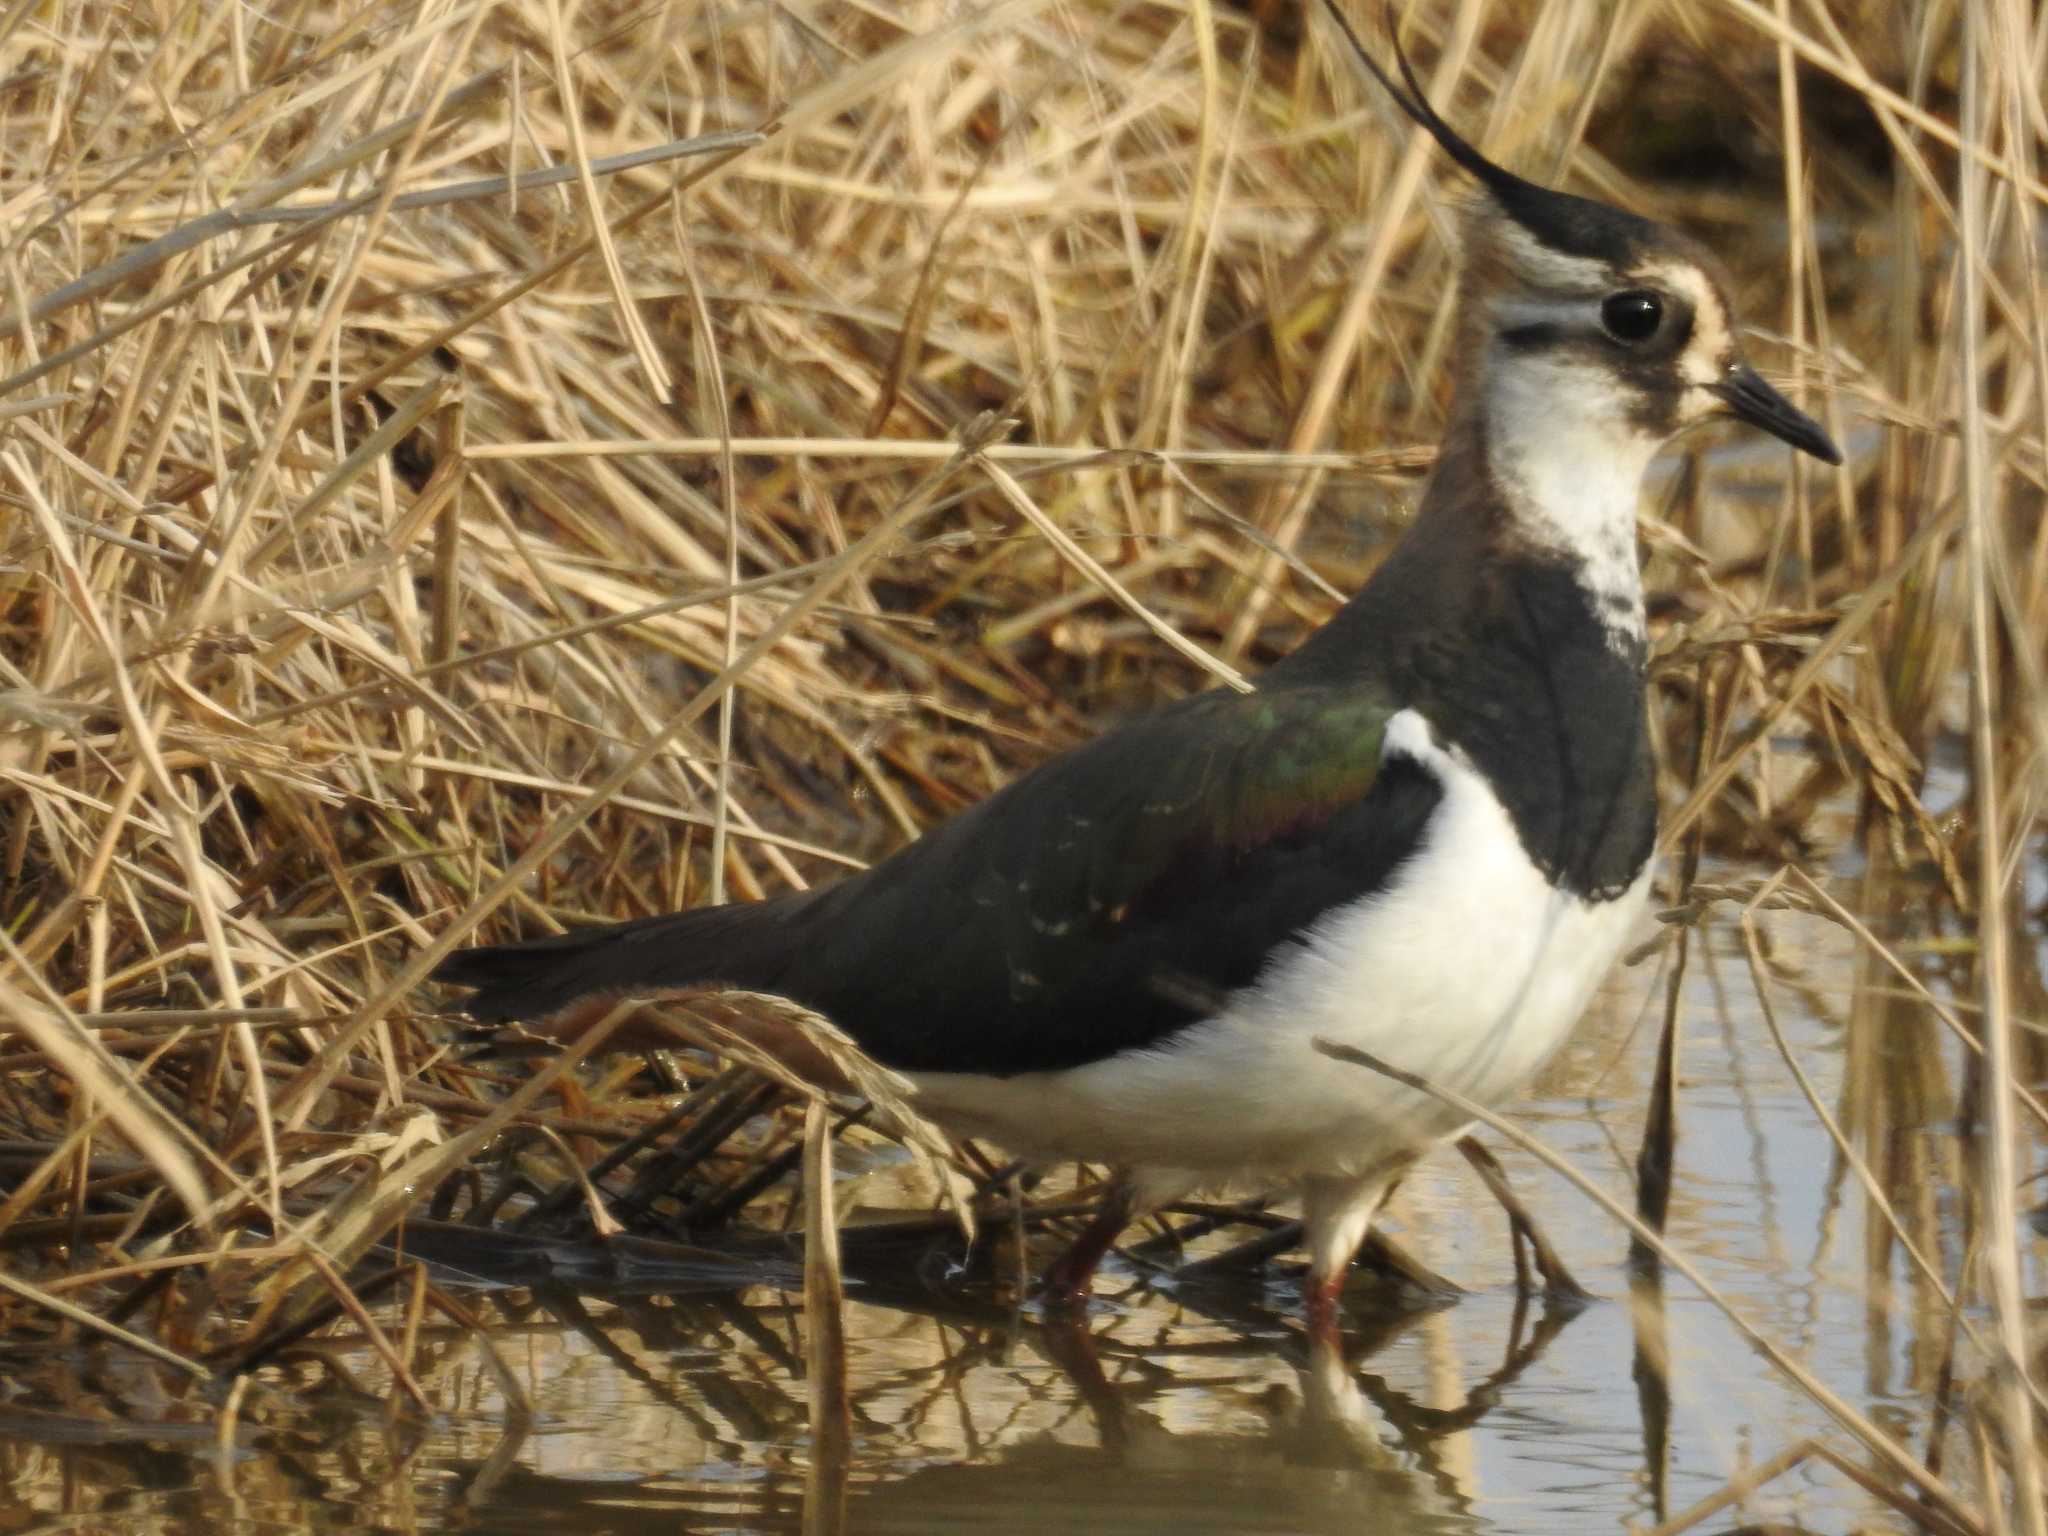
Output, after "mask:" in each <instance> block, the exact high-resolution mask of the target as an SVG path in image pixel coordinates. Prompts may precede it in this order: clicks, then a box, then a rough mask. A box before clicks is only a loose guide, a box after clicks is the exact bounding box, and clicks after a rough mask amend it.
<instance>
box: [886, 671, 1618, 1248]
mask: <svg viewBox="0 0 2048 1536" xmlns="http://www.w3.org/2000/svg"><path fill="white" fill-rule="evenodd" d="M1384 755H1386V756H1394V755H1401V756H1406V757H1410V758H1413V759H1415V760H1416V761H1418V762H1420V763H1422V764H1423V765H1424V766H1425V767H1427V768H1428V769H1429V770H1430V771H1431V772H1432V773H1434V774H1435V775H1436V776H1437V777H1438V778H1439V779H1441V780H1442V782H1443V785H1444V798H1443V800H1442V802H1441V803H1440V804H1439V805H1438V807H1437V810H1436V813H1435V815H1434V816H1432V818H1431V819H1430V823H1429V826H1428V828H1427V829H1426V831H1425V833H1424V837H1423V842H1422V846H1421V847H1420V848H1419V849H1418V850H1417V851H1416V853H1415V854H1414V856H1413V857H1412V858H1411V859H1410V860H1409V861H1408V862H1407V863H1406V864H1405V865H1403V866H1402V868H1401V870H1400V872H1399V874H1398V876H1397V878H1396V879H1395V880H1394V881H1393V882H1392V883H1391V884H1390V885H1389V886H1388V887H1387V888H1386V889H1385V890H1383V891H1380V892H1378V893H1377V894H1375V895H1373V896H1369V897H1366V898H1364V899H1362V900H1360V901H1357V902H1355V903H1353V904H1351V905H1350V906H1346V907H1342V908H1338V909H1336V910H1334V911H1332V912H1330V913H1329V914H1327V915H1326V916H1325V917H1324V918H1323V919H1322V921H1321V922H1320V923H1318V924H1317V925H1316V926H1315V928H1314V929H1312V930H1311V931H1310V933H1309V934H1308V935H1307V940H1306V942H1305V943H1302V944H1299V945H1288V946H1285V947H1284V948H1283V949H1282V950H1281V951H1280V952H1278V953H1277V954H1276V955H1275V956H1274V958H1273V960H1272V961H1271V962H1270V963H1269V965H1268V966H1267V969H1266V971H1265V973H1264V974H1263V975H1261V976H1260V977H1259V979H1258V980H1257V981H1256V982H1255V983H1254V984H1253V985H1252V986H1250V987H1248V988H1246V989H1245V990H1243V991H1242V992H1240V993H1238V994H1236V995H1235V996H1234V997H1233V998H1232V999H1231V1003H1230V1006H1229V1008H1228V1009H1227V1011H1225V1012H1224V1013H1222V1014H1219V1015H1218V1016H1217V1017H1215V1018H1213V1019H1209V1020H1207V1021H1205V1022H1203V1023H1200V1024H1197V1025H1194V1026H1191V1027H1190V1028H1188V1029H1186V1030H1184V1031H1182V1032H1181V1033H1179V1034H1177V1035H1175V1036H1173V1037H1171V1038H1170V1039H1168V1040H1166V1041H1165V1042H1163V1043H1162V1044H1160V1045H1159V1046H1157V1047H1156V1048H1153V1049H1149V1050H1138V1051H1127V1052H1124V1053H1123V1054H1121V1055H1117V1056H1113V1057H1111V1058H1109V1059H1108V1060H1105V1061H1100V1062H1096V1063H1093V1064H1091V1065H1089V1066H1085V1067H1076V1068H1073V1069H1071V1070H1068V1071H1064V1072H1039V1073H1028V1074H1025V1075H1022V1076H1018V1077H1011V1078H996V1077H985V1076H980V1075H977V1074H969V1073H952V1072H926V1073H917V1074H914V1075H913V1080H914V1081H915V1083H916V1085H917V1089H918V1099H917V1104H918V1107H919V1108H920V1109H922V1110H924V1111H926V1112H927V1113H929V1114H931V1115H932V1116H934V1117H935V1118H937V1119H939V1120H941V1121H943V1122H946V1123H948V1124H950V1125H953V1126H955V1127H957V1128H959V1129H962V1130H964V1131H967V1132H969V1133H972V1134H981V1135H987V1136H989V1137H991V1138H993V1139H994V1140H996V1141H998V1142H1001V1143H1002V1144H1003V1145H1005V1146H1007V1147H1008V1148H1010V1149H1011V1150H1012V1151H1014V1152H1018V1153H1021V1154H1024V1155H1026V1156H1042V1157H1046V1158H1075V1157H1078V1158H1087V1159H1091V1160H1096V1161H1101V1162H1108V1163H1115V1164H1120V1165H1123V1166H1126V1167H1136V1168H1138V1169H1139V1170H1140V1171H1141V1173H1142V1174H1143V1175H1144V1176H1145V1179H1144V1183H1145V1186H1146V1188H1147V1189H1148V1191H1149V1192H1150V1193H1151V1195H1152V1196H1153V1198H1165V1197H1167V1196H1169V1195H1172V1194H1174V1193H1176V1192H1178V1191H1179V1190H1181V1189H1185V1188H1187V1187H1192V1186H1194V1185H1198V1184H1217V1183H1228V1182H1237V1181H1240V1180H1243V1181H1248V1182H1253V1183H1261V1184H1277V1183H1280V1182H1283V1181H1291V1180H1295V1179H1300V1178H1311V1177H1312V1178H1317V1179H1321V1180H1328V1179H1345V1178H1350V1179H1353V1180H1364V1181H1365V1183H1364V1184H1363V1185H1361V1186H1360V1189H1361V1191H1362V1192H1361V1193H1360V1194H1359V1196H1358V1200H1359V1202H1360V1203H1361V1204H1363V1206H1364V1209H1363V1212H1362V1214H1360V1215H1359V1216H1358V1218H1357V1221H1356V1223H1355V1225H1356V1226H1357V1227H1358V1229H1359V1231H1362V1230H1363V1226H1364V1221H1365V1218H1366V1217H1369V1216H1370V1213H1371V1206H1372V1205H1373V1204H1376V1203H1377V1194H1376V1193H1375V1192H1374V1190H1375V1188H1376V1185H1375V1182H1374V1178H1375V1175H1377V1174H1379V1173H1380V1172H1381V1171H1383V1170H1386V1169H1388V1168H1389V1167H1390V1166H1394V1165H1398V1164H1399V1163H1401V1162H1402V1161H1403V1160H1405V1159H1406V1158H1407V1157H1409V1156H1412V1155H1414V1154H1416V1153H1418V1152H1420V1151H1422V1150H1423V1149H1425V1148H1427V1147H1428V1146H1430V1145H1431V1144H1433V1143H1434V1142H1436V1141H1437V1140H1439V1139H1441V1138H1443V1137H1444V1136H1447V1135H1449V1134H1451V1133H1453V1132H1454V1131H1456V1130H1457V1129H1458V1122H1457V1118H1456V1116H1454V1115H1452V1114H1451V1113H1449V1112H1448V1111H1446V1110H1445V1109H1444V1108H1443V1106H1442V1105H1441V1104H1440V1103H1438V1102H1437V1101H1436V1100H1434V1099H1431V1098H1428V1097H1427V1096H1425V1095H1421V1094H1418V1093H1416V1092H1414V1091H1412V1090H1409V1089H1406V1088H1402V1087H1400V1086H1399V1085H1397V1084H1395V1083H1394V1082H1392V1081H1391V1080H1390V1079H1387V1078H1383V1077H1380V1076H1377V1075H1376V1074H1374V1073H1371V1072H1367V1071H1363V1070H1361V1069H1359V1068H1356V1067H1350V1066H1345V1065H1342V1064H1340V1063H1338V1062H1334V1061H1331V1060H1329V1059H1328V1058H1327V1057H1325V1056H1323V1055H1321V1054H1319V1053H1318V1052H1317V1051H1316V1050H1315V1049H1314V1048H1313V1046H1312V1045H1311V1043H1310V1042H1311V1041H1312V1040H1314V1039H1315V1038H1316V1037H1317V1036H1319V1035H1322V1036H1327V1037H1329V1038H1331V1039H1334V1040H1340V1041H1343V1042H1345V1043H1347V1044H1350V1045H1354V1046H1357V1047H1358V1048H1359V1049H1361V1050H1365V1051H1369V1052H1371V1053H1372V1054H1373V1055H1375V1056H1378V1057H1380V1058H1382V1059H1384V1060H1386V1061H1389V1062H1392V1063H1394V1064H1395V1065H1397V1066H1401V1067H1405V1068H1406V1069H1407V1070H1409V1071H1411V1072H1415V1073H1418V1074H1420V1075H1421V1076H1422V1077H1424V1078H1427V1079H1428V1080H1430V1081H1431V1082H1434V1083H1439V1084H1442V1085H1444V1086H1446V1087H1450V1088H1455V1089H1457V1090H1458V1091H1459V1092H1461V1093H1464V1094H1467V1095H1469V1096H1471V1097H1472V1098H1475V1099H1478V1100H1480V1101H1481V1102H1484V1103H1488V1104H1497V1103H1499V1102H1501V1101H1502V1100H1504V1099H1506V1098H1508V1097H1509V1096H1510V1095H1512V1094H1513V1093H1515V1092H1516V1091H1517V1090H1518V1089H1519V1088H1521V1087H1522V1086H1523V1085H1524V1084H1525V1083H1526V1082H1527V1081H1528V1080H1529V1078H1530V1077H1531V1076H1533V1075H1534V1074H1535V1072H1536V1070H1537V1069H1538V1068H1539V1067H1541V1066H1542V1065H1543V1063H1544V1062H1545V1061H1546V1060H1548V1059H1549V1057H1550V1055H1551V1054H1552V1052H1554V1051H1555V1050H1556V1049H1557V1047H1558V1046H1559V1045H1560V1044H1561V1043H1563V1041H1564V1039H1565V1037H1566V1036H1567V1035H1568V1034H1569V1033H1570V1031H1571V1028H1572V1026H1573V1024H1575V1023H1576V1022H1577V1020H1578V1018H1579V1015H1580V1014H1581V1013H1582V1012H1583V1011H1584V1009H1585V1007H1586V1004H1587V1002H1588V1000H1589V999H1590V998H1591V996H1592V994H1593V989H1594V987H1595V986H1597V985H1598V983H1599V981H1600V978H1601V977H1602V976H1603V975H1605V974H1606V972H1607V969H1608V967H1609V966H1610V965H1611V964H1612V963H1613V961H1614V959H1615V957H1616V955H1618V954H1619V953H1620V951H1621V948H1622V945H1623V944H1624V943H1625V942H1626V941H1627V939H1628V936H1629V933H1630V931H1631V929H1632V928H1633V927H1634V926H1635V923H1636V920H1637V918H1638V916H1639V915H1640V914H1641V912H1642V909H1643V902H1644V896H1645V894H1646V892H1647V891H1648V888H1649V874H1648V871H1647V870H1646V871H1645V872H1644V874H1643V875H1642V877H1641V878H1639V879H1638V880H1637V881H1636V883H1635V884H1634V885H1633V886H1632V887H1631V888H1630V889H1629V891H1628V892H1627V893H1626V894H1625V895H1624V896H1622V897H1621V898H1620V899H1618V900H1615V901H1609V902H1600V903H1589V902H1586V901H1583V900H1581V899H1579V898H1578V897H1576V896H1572V895H1569V894H1565V893H1561V892H1558V891H1555V890H1553V889H1552V888H1551V887H1550V885H1549V883H1548V882H1547V881H1545V879H1544V878H1543V875H1542V873H1541V872H1540V871H1539V870H1538V869H1537V868H1536V867H1535V866H1534V865H1533V864H1531V863H1530V862H1529V860H1528V858H1527V856H1526V855H1525V854H1524V853H1523V852H1522V844H1521V840H1520V839H1519V838H1518V837H1517V836H1516V835H1515V829H1514V827H1513V825H1512V823H1511V822H1510V820H1509V818H1508V814H1507V812H1506V811H1505V810H1504V809H1503V808H1502V806H1501V804H1500V801H1499V800H1498V799H1496V798H1495V797H1494V794H1493V791H1492V789H1491V788H1489V787H1488V785H1487V783H1486V781H1485V780H1484V779H1483V778H1481V777H1480V776H1479V775H1478V774H1477V773H1475V772H1474V771H1473V770H1472V769H1471V768H1470V767H1469V766H1467V765H1466V764H1465V763H1464V762H1463V760H1462V759H1460V758H1459V757H1457V756H1455V755H1454V754H1452V753H1450V752H1446V751H1445V750H1444V749H1442V748H1441V747H1439V746H1438V745H1437V744H1436V742H1435V741H1434V739H1433V738H1432V736H1431V734H1430V730H1429V727H1428V725H1427V723H1426V722H1425V721H1424V720H1423V719H1422V717H1421V716H1420V715H1419V714H1417V713H1416V712H1415V711H1413V710H1403V711H1402V712H1401V713H1400V714H1398V715H1396V716H1395V717H1394V718H1393V719H1392V721H1390V722H1389V723H1388V726H1387V735H1386V745H1385V748H1384ZM1339 1220H1341V1217H1340V1215H1339V1213H1338V1212H1336V1211H1334V1210H1333V1211H1332V1212H1331V1213H1330V1214H1329V1216H1328V1217H1327V1218H1326V1221H1328V1222H1330V1223H1335V1222H1338V1221H1339ZM1343 1225H1345V1226H1346V1227H1349V1226H1350V1225H1353V1223H1351V1222H1348V1221H1347V1222H1344V1223H1343ZM1348 1235H1349V1237H1350V1238H1352V1239H1353V1240H1355V1237H1356V1233H1350V1234H1348ZM1334 1246H1343V1244H1341V1243H1338V1244H1334ZM1344 1256H1345V1257H1348V1256H1349V1248H1348V1247H1346V1248H1345V1255H1344ZM1319 1257H1320V1255H1319Z"/></svg>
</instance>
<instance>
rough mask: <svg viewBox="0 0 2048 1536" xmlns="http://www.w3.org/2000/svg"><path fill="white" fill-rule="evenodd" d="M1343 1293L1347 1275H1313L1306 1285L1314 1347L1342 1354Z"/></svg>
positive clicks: (1311, 1342)
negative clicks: (1337, 1351) (1341, 1299)
mask: <svg viewBox="0 0 2048 1536" xmlns="http://www.w3.org/2000/svg"><path fill="white" fill-rule="evenodd" d="M1343 1294H1344V1275H1343V1272H1342V1271H1339V1272H1338V1273H1337V1274H1334V1275H1327V1276H1321V1277H1318V1276H1314V1275H1311V1276H1310V1277H1309V1278H1308V1279H1307V1280H1306V1281H1305V1282H1304V1284H1303V1294H1302V1300H1303V1301H1304V1302H1305V1303H1306V1304H1307V1309H1308V1337H1309V1343H1310V1345H1311V1347H1316V1348H1323V1349H1337V1350H1339V1351H1341V1349H1342V1345H1343V1339H1344V1329H1343V1327H1342V1326H1341V1323H1340V1318H1341V1317H1342V1308H1341V1305H1340V1303H1339V1298H1340V1297H1341V1296H1342V1295H1343Z"/></svg>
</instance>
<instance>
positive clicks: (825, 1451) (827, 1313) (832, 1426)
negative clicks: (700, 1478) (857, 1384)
mask: <svg viewBox="0 0 2048 1536" xmlns="http://www.w3.org/2000/svg"><path fill="white" fill-rule="evenodd" d="M832 1142H833V1134H832V1107H831V1105H829V1104H827V1103H826V1102H825V1101H824V1100H823V1099H822V1098H815V1097H814V1098H812V1099H811V1100H810V1101H809V1102H808V1103H807V1104H806V1105H805V1106H804V1380H805V1390H806V1395H807V1397H808V1400H809V1403H810V1414H811V1461H810V1467H809V1469H808V1471H807V1472H806V1474H805V1479H804V1532H805V1536H833V1533H837V1532H839V1531H842V1530H844V1529H845V1527H846V1474H847V1467H848V1457H849V1452H850V1450H851V1444H852V1437H853V1399H852V1393H851V1390H850V1388H849V1386H848V1383H847V1372H846V1287H845V1282H844V1279H843V1277H842V1275H841V1273H840V1267H839V1214H838V1207H837V1205H836V1204H835V1201H836V1198H837V1191H836V1190H835V1189H834V1187H833V1180H832Z"/></svg>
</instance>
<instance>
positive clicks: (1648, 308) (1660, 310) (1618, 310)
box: [1600, 291, 1664, 342]
mask: <svg viewBox="0 0 2048 1536" xmlns="http://www.w3.org/2000/svg"><path fill="white" fill-rule="evenodd" d="M1600 323H1601V324H1602V325H1603V326H1605V327H1606V328H1607V334H1608V335H1610V336H1612V337H1613V338H1614V339H1615V340H1616V341H1631V342H1633V341H1648V340H1649V339H1650V338H1651V337H1652V336H1654V335H1656V334H1657V327H1658V326H1659V325H1662V324H1663V323H1664V301H1663V300H1662V299H1660V298H1658V297H1657V295H1656V294H1654V293H1643V292H1640V291H1631V292H1629V293H1610V294H1609V295H1608V296H1607V297H1606V298H1605V299H1604V300H1602V301H1601V304H1600Z"/></svg>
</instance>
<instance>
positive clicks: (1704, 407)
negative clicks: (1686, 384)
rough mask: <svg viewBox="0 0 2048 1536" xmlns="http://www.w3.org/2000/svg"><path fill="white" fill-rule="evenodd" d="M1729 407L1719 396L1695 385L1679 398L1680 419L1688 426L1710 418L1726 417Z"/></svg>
mask: <svg viewBox="0 0 2048 1536" xmlns="http://www.w3.org/2000/svg"><path fill="white" fill-rule="evenodd" d="M1727 411H1728V407H1727V406H1726V405H1724V404H1723V403H1722V401H1721V397H1720V396H1719V395H1716V394H1713V393H1711V392H1709V391H1708V390H1706V389H1703V388H1701V387H1700V386H1698V385H1697V384H1695V385H1694V386H1693V387H1692V388H1691V389H1688V390H1687V391H1686V392H1685V393H1684V394H1682V395H1680V396H1679V397H1678V419H1679V420H1680V421H1682V422H1684V423H1686V424H1687V425H1690V424H1691V423H1693V422H1696V421H1705V420H1706V419H1707V418H1708V417H1710V416H1724V415H1726V414H1727Z"/></svg>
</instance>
